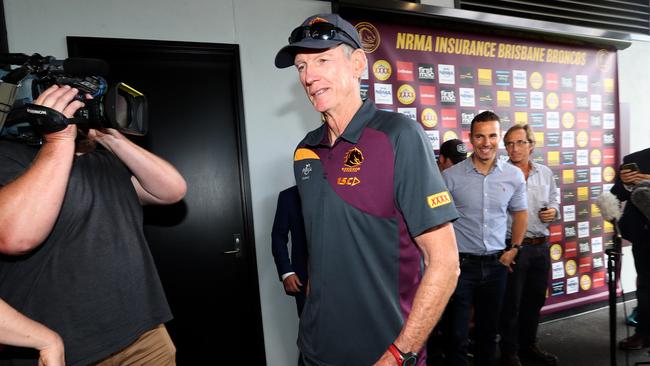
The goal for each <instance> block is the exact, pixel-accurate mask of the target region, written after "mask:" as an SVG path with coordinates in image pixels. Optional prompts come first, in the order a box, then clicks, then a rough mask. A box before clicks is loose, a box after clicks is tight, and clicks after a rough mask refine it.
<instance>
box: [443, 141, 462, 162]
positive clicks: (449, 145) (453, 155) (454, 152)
mask: <svg viewBox="0 0 650 366" xmlns="http://www.w3.org/2000/svg"><path fill="white" fill-rule="evenodd" d="M440 155H442V156H444V157H445V158H447V159H451V161H452V162H453V163H454V164H458V163H460V162H461V161H463V160H465V159H467V145H465V143H464V142H463V141H461V140H459V139H451V140H447V141H445V142H444V143H443V144H442V145H440Z"/></svg>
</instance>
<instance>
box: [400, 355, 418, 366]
mask: <svg viewBox="0 0 650 366" xmlns="http://www.w3.org/2000/svg"><path fill="white" fill-rule="evenodd" d="M403 356H404V360H403V361H402V366H415V365H417V363H418V355H416V354H414V353H412V352H409V353H405V354H404V355H403Z"/></svg>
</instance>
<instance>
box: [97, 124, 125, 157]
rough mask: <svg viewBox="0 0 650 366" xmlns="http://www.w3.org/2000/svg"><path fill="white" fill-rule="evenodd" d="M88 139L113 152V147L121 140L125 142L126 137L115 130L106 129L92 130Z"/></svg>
mask: <svg viewBox="0 0 650 366" xmlns="http://www.w3.org/2000/svg"><path fill="white" fill-rule="evenodd" d="M88 139H90V140H91V141H97V142H99V143H100V144H102V146H104V147H105V148H106V149H107V150H108V151H111V152H113V148H112V145H113V144H114V143H116V142H117V141H119V140H125V139H126V137H124V135H122V134H121V133H120V132H119V131H118V130H116V129H114V128H104V129H101V130H98V129H95V128H91V129H89V130H88Z"/></svg>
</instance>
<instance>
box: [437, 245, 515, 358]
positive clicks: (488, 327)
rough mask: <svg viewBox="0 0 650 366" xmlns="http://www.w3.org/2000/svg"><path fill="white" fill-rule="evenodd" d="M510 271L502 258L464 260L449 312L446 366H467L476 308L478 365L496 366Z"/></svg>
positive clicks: (475, 332) (475, 352)
mask: <svg viewBox="0 0 650 366" xmlns="http://www.w3.org/2000/svg"><path fill="white" fill-rule="evenodd" d="M507 272H508V268H507V267H506V266H504V265H503V264H501V263H500V262H499V261H498V258H496V257H495V258H492V259H485V260H475V259H463V258H462V257H461V263H460V277H459V278H458V284H457V285H456V290H455V291H454V294H453V295H452V297H451V300H450V301H449V304H448V305H447V309H446V310H445V321H446V323H447V329H446V335H445V338H446V339H445V355H446V364H447V365H449V366H467V365H468V364H469V360H468V358H467V351H468V347H469V342H468V338H469V322H470V315H471V313H472V307H473V308H474V339H475V342H476V346H475V351H474V365H475V366H493V365H496V363H497V359H496V354H497V334H498V330H499V312H500V309H501V303H502V300H503V294H504V291H505V286H506V276H507Z"/></svg>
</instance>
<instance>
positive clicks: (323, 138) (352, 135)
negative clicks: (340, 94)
mask: <svg viewBox="0 0 650 366" xmlns="http://www.w3.org/2000/svg"><path fill="white" fill-rule="evenodd" d="M376 112H377V108H376V107H375V103H373V102H372V101H371V100H370V99H366V100H364V101H363V103H362V104H361V108H359V110H358V111H357V113H355V114H354V117H352V120H351V121H350V123H349V124H348V126H347V127H346V128H345V130H344V131H343V133H342V134H341V136H340V138H341V139H343V140H346V141H347V142H349V143H351V144H356V143H358V142H359V139H360V138H361V133H363V129H364V128H365V127H366V125H367V124H368V122H370V120H371V119H372V117H373V116H374V115H375V113H376ZM327 132H328V127H327V123H324V124H323V125H322V126H320V127H319V128H318V129H316V130H314V131H312V132H311V133H309V134H308V135H307V137H306V138H305V143H306V144H307V145H310V146H317V145H328V146H329V145H330V144H329V142H330V141H329V137H328V134H327Z"/></svg>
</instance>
